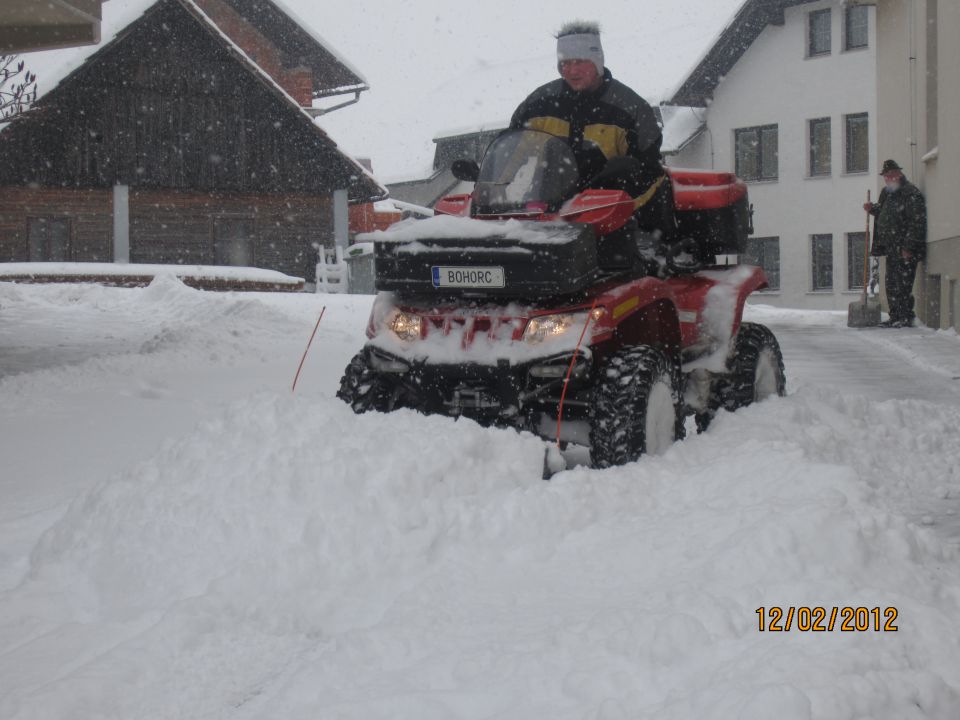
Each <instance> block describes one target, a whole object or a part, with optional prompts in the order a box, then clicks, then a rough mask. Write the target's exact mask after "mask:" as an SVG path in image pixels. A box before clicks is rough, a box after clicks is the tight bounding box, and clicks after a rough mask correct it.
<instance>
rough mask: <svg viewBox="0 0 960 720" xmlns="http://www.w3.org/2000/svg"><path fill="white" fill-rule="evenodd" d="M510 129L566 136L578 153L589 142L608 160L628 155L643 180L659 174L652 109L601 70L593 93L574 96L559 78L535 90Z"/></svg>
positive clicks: (658, 137) (658, 134)
mask: <svg viewBox="0 0 960 720" xmlns="http://www.w3.org/2000/svg"><path fill="white" fill-rule="evenodd" d="M510 127H511V128H516V129H519V128H529V129H531V130H541V131H543V132H547V133H550V134H551V135H556V136H557V137H562V138H566V139H568V140H569V141H570V144H571V146H572V147H573V149H574V152H577V153H578V154H579V152H578V151H580V150H581V149H583V148H584V147H585V146H589V145H590V143H593V144H594V145H596V146H597V147H598V148H599V149H600V150H601V151H602V152H603V154H604V156H605V157H606V158H607V159H608V160H609V159H610V158H613V157H622V156H632V157H635V158H637V160H639V161H640V163H641V164H642V166H643V169H644V174H645V175H647V176H648V177H650V178H655V177H658V176H660V175H662V174H663V171H662V169H661V166H660V146H661V144H662V142H663V131H662V130H661V128H660V123H659V122H658V121H657V117H656V115H655V114H654V112H653V109H652V108H651V107H650V105H649V104H648V103H647V101H646V100H644V99H643V98H642V97H640V96H639V95H637V94H636V93H635V92H634V91H633V90H631V89H630V88H628V87H627V86H626V85H624V84H623V83H622V82H620V81H619V80H614V79H613V75H612V74H611V72H610V71H609V70H607V69H604V71H603V84H602V85H601V86H600V87H599V88H597V89H596V90H594V91H586V92H575V91H574V90H572V89H571V88H570V86H569V85H567V83H566V82H564V81H563V79H557V80H554V81H553V82H549V83H547V84H546V85H543V86H541V87H539V88H537V89H536V90H534V91H533V93H531V94H530V96H529V97H528V98H527V99H526V100H524V101H523V103H522V104H521V105H520V107H518V108H517V110H516V112H515V113H514V114H513V118H511V120H510Z"/></svg>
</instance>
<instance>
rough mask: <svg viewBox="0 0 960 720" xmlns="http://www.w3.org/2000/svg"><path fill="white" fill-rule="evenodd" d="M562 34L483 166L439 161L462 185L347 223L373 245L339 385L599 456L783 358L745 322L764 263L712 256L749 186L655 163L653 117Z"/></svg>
mask: <svg viewBox="0 0 960 720" xmlns="http://www.w3.org/2000/svg"><path fill="white" fill-rule="evenodd" d="M560 35H561V36H560V38H559V39H558V53H559V59H560V72H561V75H562V79H560V80H557V81H555V82H553V83H549V84H547V85H545V86H543V87H542V88H540V89H539V90H537V91H536V92H534V93H533V95H531V96H530V98H528V99H527V101H525V102H524V103H523V104H522V105H521V106H520V108H519V109H518V110H517V112H516V114H515V115H514V120H513V123H514V125H515V126H516V127H514V128H512V129H510V130H508V131H506V132H504V133H502V134H501V135H500V136H499V137H497V138H496V139H495V140H494V141H493V142H492V143H491V144H490V147H489V148H488V149H487V151H486V153H485V154H484V157H483V160H482V162H481V163H480V164H479V165H477V163H476V162H475V161H473V160H466V159H464V160H457V161H456V162H454V164H453V167H452V170H453V173H454V175H455V176H456V177H458V178H459V179H460V180H463V181H471V182H473V183H474V185H473V189H472V191H471V192H469V193H464V194H460V195H452V196H448V197H445V198H443V199H442V200H440V201H438V202H437V204H436V205H435V208H434V209H435V211H436V215H435V216H434V217H431V218H427V219H426V220H407V221H402V222H400V223H398V224H396V225H394V226H392V227H391V228H389V229H387V230H385V231H377V232H375V233H370V234H367V235H364V236H359V237H358V239H359V240H362V241H372V242H373V243H374V257H375V262H376V288H377V290H378V291H379V294H378V295H377V298H376V300H375V302H374V305H373V308H372V310H371V313H370V320H369V323H368V326H367V342H366V344H365V345H364V347H363V349H362V350H361V351H360V352H358V353H357V354H356V355H355V356H354V358H353V359H352V360H351V361H350V363H349V365H348V366H347V367H346V368H345V370H344V375H343V378H342V379H341V382H340V389H339V391H338V392H337V396H338V397H339V398H341V399H342V400H343V401H344V402H346V403H348V404H349V405H350V406H351V407H352V408H353V410H354V411H355V412H358V413H362V412H367V411H370V410H375V411H383V412H389V411H392V410H396V409H399V408H409V409H413V410H417V411H419V412H424V413H436V414H442V415H447V416H450V417H461V416H462V417H469V418H471V419H473V420H475V421H477V422H480V423H482V424H485V425H499V426H503V427H513V428H517V429H519V430H524V431H528V432H532V433H535V434H538V435H540V436H541V437H544V438H548V439H551V440H553V441H555V442H557V444H558V445H561V446H562V445H563V444H564V443H574V444H577V445H582V446H586V447H588V448H589V451H590V458H591V462H592V463H593V464H594V465H595V466H597V467H609V466H612V465H620V464H623V463H626V462H631V461H633V460H636V459H637V458H638V457H640V455H642V454H644V453H658V452H664V451H665V450H666V449H667V448H669V447H670V446H671V445H672V443H673V442H674V441H676V440H678V439H680V438H682V437H683V435H684V431H685V419H686V417H687V416H689V415H694V416H695V417H696V421H697V425H698V427H699V428H705V427H706V425H707V424H708V423H709V421H710V418H711V417H712V416H713V414H714V413H715V412H716V411H718V410H720V409H721V408H722V409H727V410H734V409H736V408H738V407H741V406H743V405H748V404H750V403H752V402H754V401H755V400H760V399H762V398H764V397H767V396H769V395H775V394H783V392H784V370H783V359H782V356H781V353H780V349H779V346H778V345H777V341H776V338H775V337H774V336H773V334H772V333H771V332H770V331H769V330H768V329H767V328H765V327H763V326H761V325H756V324H752V323H745V322H742V317H743V308H744V305H745V303H746V299H747V296H748V295H749V294H750V293H751V292H753V291H755V290H758V289H761V288H763V287H766V284H767V283H766V278H765V277H764V275H763V271H762V270H761V269H760V268H757V267H752V266H737V265H732V266H729V265H717V256H718V255H731V254H734V255H736V254H741V253H743V251H744V248H745V245H746V241H747V236H748V235H749V233H750V232H752V229H751V227H750V224H751V223H750V209H749V207H750V206H749V200H748V196H747V186H746V185H745V184H744V183H743V181H741V180H739V179H738V178H737V177H736V176H734V175H733V174H732V173H728V172H717V171H705V170H677V169H664V168H663V167H662V166H661V165H660V157H659V148H660V142H661V131H660V127H659V126H658V125H657V123H656V120H655V117H654V115H653V112H652V110H651V109H650V106H649V105H647V104H646V103H645V102H644V101H643V100H642V99H641V98H640V97H639V96H637V95H636V94H635V93H633V92H632V91H630V90H629V89H628V88H626V87H625V86H624V85H622V84H621V83H618V82H616V81H615V80H613V77H612V75H611V74H610V73H609V71H604V70H603V56H602V52H601V50H600V44H599V36H598V33H597V30H596V27H595V26H592V25H590V26H584V25H583V24H580V25H576V26H567V27H566V28H564V31H563V32H561V34H560ZM577 60H586V61H587V62H588V64H589V67H587V68H586V69H585V68H584V65H583V64H582V63H577V62H575V61H577ZM601 75H602V77H601ZM595 160H596V161H597V162H595ZM664 235H666V236H668V237H666V238H665V237H663V236H664ZM670 236H672V237H670ZM658 238H659V240H658ZM651 239H652V242H648V240H651ZM661 241H663V245H664V247H663V248H662V249H664V250H666V252H665V253H664V254H663V256H661V257H657V256H654V257H651V256H649V255H648V254H647V251H648V250H650V249H651V248H652V247H655V246H656V245H659V244H661ZM686 247H690V248H693V250H692V251H691V252H689V253H688V252H686V251H683V252H677V249H681V250H683V248H686ZM686 255H689V256H690V260H689V262H687V261H686V258H685V257H681V256H686Z"/></svg>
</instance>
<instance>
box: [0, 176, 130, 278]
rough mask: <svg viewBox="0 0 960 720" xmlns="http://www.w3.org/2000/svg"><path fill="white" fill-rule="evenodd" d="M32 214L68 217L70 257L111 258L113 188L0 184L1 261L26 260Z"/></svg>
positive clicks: (92, 259) (88, 258) (27, 258)
mask: <svg viewBox="0 0 960 720" xmlns="http://www.w3.org/2000/svg"><path fill="white" fill-rule="evenodd" d="M31 217H65V218H68V219H69V220H70V246H71V247H70V250H71V255H72V257H71V259H72V260H74V261H85V262H112V261H113V191H112V190H71V191H67V192H64V191H63V190H44V189H36V190H31V189H27V188H9V187H4V188H0V262H26V261H27V260H29V259H30V254H29V248H28V246H27V221H28V219H29V218H31Z"/></svg>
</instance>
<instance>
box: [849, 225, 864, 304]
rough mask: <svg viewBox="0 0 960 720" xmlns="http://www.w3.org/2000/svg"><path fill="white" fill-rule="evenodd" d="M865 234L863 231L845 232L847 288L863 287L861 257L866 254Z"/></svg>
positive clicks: (858, 288)
mask: <svg viewBox="0 0 960 720" xmlns="http://www.w3.org/2000/svg"><path fill="white" fill-rule="evenodd" d="M866 241H867V234H866V233H865V232H852V233H847V289H848V290H860V289H862V288H863V259H864V257H865V256H866V253H867V248H866Z"/></svg>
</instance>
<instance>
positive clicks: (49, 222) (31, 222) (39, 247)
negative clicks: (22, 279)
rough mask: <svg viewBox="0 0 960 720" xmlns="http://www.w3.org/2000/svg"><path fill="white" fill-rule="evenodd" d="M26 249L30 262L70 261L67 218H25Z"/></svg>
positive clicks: (68, 223) (68, 222) (68, 221)
mask: <svg viewBox="0 0 960 720" xmlns="http://www.w3.org/2000/svg"><path fill="white" fill-rule="evenodd" d="M27 249H28V255H29V258H30V262H68V261H70V260H71V259H72V258H71V252H70V220H69V218H58V217H35V218H27Z"/></svg>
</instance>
